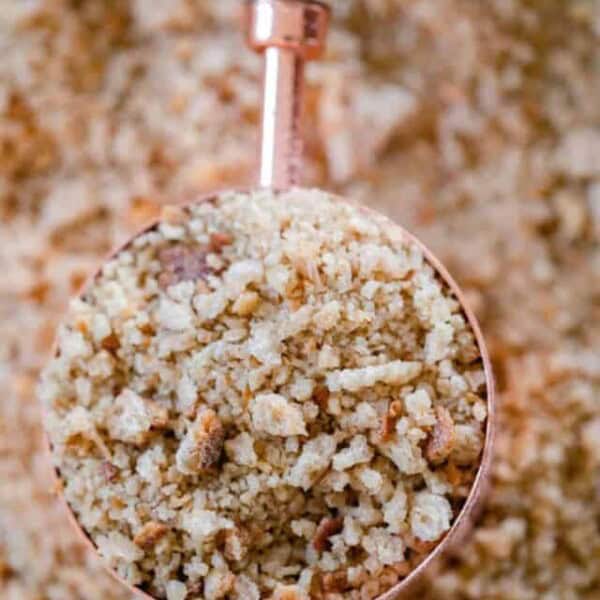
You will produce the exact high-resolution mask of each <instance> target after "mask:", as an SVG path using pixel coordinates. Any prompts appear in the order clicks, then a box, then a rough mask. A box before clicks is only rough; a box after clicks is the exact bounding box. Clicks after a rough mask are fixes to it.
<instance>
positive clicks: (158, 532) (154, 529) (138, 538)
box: [133, 521, 169, 550]
mask: <svg viewBox="0 0 600 600" xmlns="http://www.w3.org/2000/svg"><path fill="white" fill-rule="evenodd" d="M167 531H169V528H168V527H167V526H166V525H165V524H164V523H157V522H156V521H150V522H149V523H146V524H145V525H143V526H142V528H141V529H140V530H139V531H138V532H137V533H136V535H135V537H134V538H133V542H134V543H135V544H137V545H138V546H139V547H140V548H143V549H144V550H149V549H151V548H152V547H154V546H155V545H156V543H157V542H158V541H159V540H161V539H162V538H163V537H164V536H165V534H166V533H167Z"/></svg>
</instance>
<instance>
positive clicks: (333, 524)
mask: <svg viewBox="0 0 600 600" xmlns="http://www.w3.org/2000/svg"><path fill="white" fill-rule="evenodd" d="M343 526H344V518H343V517H334V518H331V517H325V518H324V519H322V520H321V522H320V523H319V525H318V527H317V531H316V532H315V536H314V538H313V548H314V549H315V550H316V551H317V552H323V550H325V549H326V548H327V544H328V542H329V538H330V537H331V536H332V535H335V534H336V533H339V532H340V531H341V530H342V527H343Z"/></svg>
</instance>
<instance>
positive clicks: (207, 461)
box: [194, 409, 225, 470]
mask: <svg viewBox="0 0 600 600" xmlns="http://www.w3.org/2000/svg"><path fill="white" fill-rule="evenodd" d="M194 437H195V441H196V448H197V453H198V468H199V469H201V470H206V469H210V468H211V467H213V466H214V465H216V464H217V463H218V462H219V458H220V457H221V452H222V451H223V444H224V443H225V429H224V428H223V424H222V423H221V421H220V420H219V417H218V416H217V413H215V411H214V410H210V409H208V410H205V411H203V412H202V413H200V415H199V416H198V420H197V427H196V429H195V431H194Z"/></svg>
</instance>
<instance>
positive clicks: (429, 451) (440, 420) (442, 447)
mask: <svg viewBox="0 0 600 600" xmlns="http://www.w3.org/2000/svg"><path fill="white" fill-rule="evenodd" d="M435 414H436V423H435V425H434V426H433V432H432V434H431V438H430V440H429V442H428V444H427V448H426V450H425V456H426V457H427V460H428V461H429V462H431V463H440V462H443V461H444V460H446V459H447V458H448V456H450V453H451V452H452V449H453V448H454V442H455V439H456V433H455V430H454V421H453V420H452V416H451V415H450V413H449V412H448V409H446V408H444V407H443V406H438V407H437V408H436V410H435Z"/></svg>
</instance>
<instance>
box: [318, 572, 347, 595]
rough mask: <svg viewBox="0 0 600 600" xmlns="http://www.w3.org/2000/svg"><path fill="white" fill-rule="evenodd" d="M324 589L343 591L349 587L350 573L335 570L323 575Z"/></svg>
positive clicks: (326, 590) (327, 590) (334, 591)
mask: <svg viewBox="0 0 600 600" xmlns="http://www.w3.org/2000/svg"><path fill="white" fill-rule="evenodd" d="M322 582H323V591H325V592H333V593H338V592H343V591H344V590H346V589H347V588H348V573H347V572H346V571H334V572H333V573H325V574H324V575H323V579H322Z"/></svg>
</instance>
